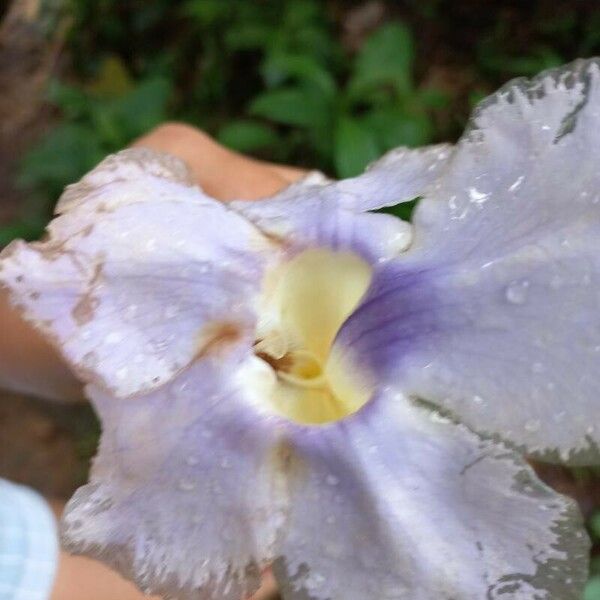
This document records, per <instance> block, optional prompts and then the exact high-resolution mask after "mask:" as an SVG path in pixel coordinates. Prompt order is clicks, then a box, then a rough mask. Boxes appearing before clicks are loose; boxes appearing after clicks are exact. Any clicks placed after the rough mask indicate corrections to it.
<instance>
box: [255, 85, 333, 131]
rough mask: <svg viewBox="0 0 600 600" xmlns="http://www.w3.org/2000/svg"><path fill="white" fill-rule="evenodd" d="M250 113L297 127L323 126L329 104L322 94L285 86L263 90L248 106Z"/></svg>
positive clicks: (325, 121)
mask: <svg viewBox="0 0 600 600" xmlns="http://www.w3.org/2000/svg"><path fill="white" fill-rule="evenodd" d="M249 112H250V114H253V115H256V116H258V117H264V118H266V119H270V120H271V121H275V122H276V123H282V124H284V125H295V126H297V127H313V128H314V127H323V126H325V125H326V123H327V121H328V119H329V117H330V114H331V104H330V102H329V101H328V99H327V98H325V97H324V96H323V95H320V94H318V93H315V91H313V90H308V89H306V88H300V87H298V88H286V89H278V90H271V91H267V92H263V93H262V94H260V95H259V96H257V97H256V98H255V99H254V100H253V101H252V103H251V104H250V107H249Z"/></svg>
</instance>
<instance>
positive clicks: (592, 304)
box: [339, 61, 600, 463]
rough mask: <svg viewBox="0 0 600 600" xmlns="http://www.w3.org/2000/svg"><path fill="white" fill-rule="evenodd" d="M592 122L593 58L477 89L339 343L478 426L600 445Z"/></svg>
mask: <svg viewBox="0 0 600 600" xmlns="http://www.w3.org/2000/svg"><path fill="white" fill-rule="evenodd" d="M598 131H600V68H599V66H598V62H596V61H587V62H576V63H573V64H572V65H569V66H567V67H566V68H564V69H561V70H557V71H550V72H546V73H543V74H541V75H540V76H539V77H537V78H535V79H533V80H532V81H530V82H525V81H517V82H515V83H512V84H509V85H508V86H506V87H505V88H503V89H502V90H500V92H498V93H497V94H496V95H495V96H493V97H491V98H490V99H488V100H486V101H484V102H483V104H482V105H481V107H480V108H479V109H478V110H476V112H475V116H474V120H473V122H472V125H471V129H470V130H469V131H468V133H467V134H466V135H465V137H464V138H463V139H462V140H461V142H460V143H459V145H458V146H457V149H456V151H455V153H454V155H453V158H452V159H451V162H450V164H449V166H448V167H447V169H446V170H445V172H444V174H443V175H442V177H441V178H440V179H439V180H438V181H437V183H436V184H435V189H434V191H432V192H431V194H430V195H429V197H427V198H426V199H425V200H423V201H422V202H421V204H420V205H419V207H418V208H417V211H416V214H415V218H414V221H413V224H414V227H415V230H414V231H415V233H414V235H415V242H414V245H413V247H412V248H411V249H410V250H409V251H408V252H407V253H405V254H404V255H403V256H402V257H401V258H400V260H398V261H397V263H396V265H395V266H394V267H390V268H389V269H387V270H383V271H381V272H380V273H378V274H377V275H376V276H375V279H374V286H373V289H372V291H371V294H370V296H369V298H368V299H367V300H366V301H365V303H364V306H363V308H359V310H358V311H357V312H356V313H355V315H354V316H353V317H352V318H351V321H350V322H349V323H348V324H347V325H346V328H347V330H346V331H345V332H344V331H343V332H342V333H341V335H340V339H339V342H340V345H342V346H345V347H354V351H355V352H358V353H359V354H360V356H361V358H364V360H365V361H370V363H371V365H372V368H373V369H375V371H376V372H377V373H378V375H379V376H380V377H387V378H393V379H395V380H398V381H400V382H401V386H402V389H403V391H404V392H405V393H406V394H407V395H409V396H412V397H419V398H423V399H425V400H427V401H429V402H432V403H435V404H436V405H438V406H442V407H444V408H446V409H448V410H450V411H451V412H452V413H453V414H454V415H456V416H457V417H458V418H459V420H461V421H462V422H464V423H466V424H467V425H469V426H471V427H472V428H475V429H476V430H479V431H483V432H488V433H494V434H499V435H501V436H502V437H504V438H505V439H509V440H511V441H513V442H515V443H516V444H518V445H520V446H521V447H524V448H526V449H527V450H528V451H530V452H535V453H538V454H540V455H542V456H544V457H545V458H547V459H553V460H557V459H559V458H562V460H565V461H571V462H574V463H575V462H579V463H589V462H594V461H597V460H598V458H599V457H600V453H599V452H598V442H600V426H598V423H597V420H598V413H599V410H600V404H599V400H598V399H599V398H600V378H599V377H598V376H597V371H598V365H599V364H600V170H599V169H598V163H599V161H600V135H599V134H598Z"/></svg>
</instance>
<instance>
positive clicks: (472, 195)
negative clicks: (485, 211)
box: [469, 187, 490, 204]
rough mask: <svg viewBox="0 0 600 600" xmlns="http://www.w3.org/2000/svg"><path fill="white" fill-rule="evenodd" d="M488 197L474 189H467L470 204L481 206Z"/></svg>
mask: <svg viewBox="0 0 600 600" xmlns="http://www.w3.org/2000/svg"><path fill="white" fill-rule="evenodd" d="M489 197H490V195H489V194H486V193H485V192H480V191H479V190H478V189H477V188H475V187H470V188H469V200H471V202H473V203H474V204H483V203H484V202H485V201H486V200H487V199H488V198H489Z"/></svg>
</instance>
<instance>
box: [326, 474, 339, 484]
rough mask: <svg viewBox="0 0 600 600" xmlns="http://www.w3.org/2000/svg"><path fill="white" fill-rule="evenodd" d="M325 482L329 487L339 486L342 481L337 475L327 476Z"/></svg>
mask: <svg viewBox="0 0 600 600" xmlns="http://www.w3.org/2000/svg"><path fill="white" fill-rule="evenodd" d="M325 481H326V482H327V485H337V484H338V483H339V481H340V480H339V479H338V478H337V477H336V476H335V475H327V477H326V478H325Z"/></svg>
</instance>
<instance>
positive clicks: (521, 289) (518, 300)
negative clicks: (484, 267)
mask: <svg viewBox="0 0 600 600" xmlns="http://www.w3.org/2000/svg"><path fill="white" fill-rule="evenodd" d="M528 287H529V282H528V281H527V280H522V281H512V282H511V283H509V284H508V285H507V286H506V290H505V296H506V299H507V300H508V302H510V303H511V304H525V302H527V288H528Z"/></svg>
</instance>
